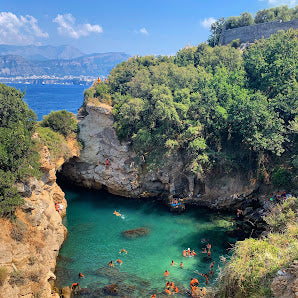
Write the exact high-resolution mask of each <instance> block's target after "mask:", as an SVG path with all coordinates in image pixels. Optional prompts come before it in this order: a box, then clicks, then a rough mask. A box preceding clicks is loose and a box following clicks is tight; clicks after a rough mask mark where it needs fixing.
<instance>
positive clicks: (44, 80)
mask: <svg viewBox="0 0 298 298" xmlns="http://www.w3.org/2000/svg"><path fill="white" fill-rule="evenodd" d="M100 78H101V79H102V78H103V77H102V76H100ZM96 79H97V77H94V76H71V75H68V76H63V77H58V76H54V75H41V76H37V75H31V76H15V77H0V82H1V83H8V84H10V83H14V84H16V83H17V84H28V85H29V84H33V85H47V84H53V85H55V84H56V85H84V86H85V85H90V84H92V82H94V81H95V80H96Z"/></svg>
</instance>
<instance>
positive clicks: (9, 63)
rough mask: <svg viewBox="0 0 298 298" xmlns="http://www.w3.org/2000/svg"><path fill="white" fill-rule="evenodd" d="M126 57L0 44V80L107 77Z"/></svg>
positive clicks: (59, 48) (46, 47) (64, 47)
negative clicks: (48, 76) (40, 77)
mask: <svg viewBox="0 0 298 298" xmlns="http://www.w3.org/2000/svg"><path fill="white" fill-rule="evenodd" d="M128 58H129V55H127V54H125V53H121V52H110V53H95V54H89V55H86V54H84V53H82V52H81V51H80V50H79V49H76V48H74V47H72V46H59V47H54V46H10V45H0V77H15V76H23V77H24V76H31V75H37V76H42V75H52V76H59V77H62V76H81V75H84V76H94V77H96V76H107V75H108V73H109V72H110V71H111V69H112V68H113V67H115V66H116V65H117V64H118V63H121V62H122V61H125V60H127V59H128Z"/></svg>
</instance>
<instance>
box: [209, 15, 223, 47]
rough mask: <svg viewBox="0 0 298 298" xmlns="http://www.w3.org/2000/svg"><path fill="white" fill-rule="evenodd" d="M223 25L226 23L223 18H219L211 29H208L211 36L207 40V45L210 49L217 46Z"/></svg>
mask: <svg viewBox="0 0 298 298" xmlns="http://www.w3.org/2000/svg"><path fill="white" fill-rule="evenodd" d="M225 23H226V21H225V18H220V19H218V20H217V21H216V22H215V23H213V24H211V27H210V31H211V35H210V37H209V38H208V44H209V45H210V46H211V47H215V46H217V45H218V44H219V38H220V35H221V33H222V30H224V27H225Z"/></svg>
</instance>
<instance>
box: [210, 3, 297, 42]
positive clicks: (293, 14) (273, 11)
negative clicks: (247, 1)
mask: <svg viewBox="0 0 298 298" xmlns="http://www.w3.org/2000/svg"><path fill="white" fill-rule="evenodd" d="M297 18H298V6H296V7H295V8H289V7H288V6H287V5H282V6H279V7H274V8H269V9H263V10H259V11H258V12H257V13H256V14H255V16H254V17H253V16H252V15H251V14H250V13H248V12H244V13H242V14H241V15H240V16H239V17H229V18H227V19H225V18H220V19H219V20H217V21H216V22H215V23H213V24H212V25H211V28H210V29H211V32H212V34H211V36H210V38H209V39H208V43H209V45H210V46H216V45H218V42H219V37H220V34H221V32H222V30H223V28H225V29H233V28H239V27H244V26H250V25H254V24H260V23H266V22H272V21H280V20H282V21H283V22H286V21H291V20H295V19H297Z"/></svg>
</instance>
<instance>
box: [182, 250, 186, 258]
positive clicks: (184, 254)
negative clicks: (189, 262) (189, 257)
mask: <svg viewBox="0 0 298 298" xmlns="http://www.w3.org/2000/svg"><path fill="white" fill-rule="evenodd" d="M182 255H183V257H186V250H185V249H184V250H183V252H182Z"/></svg>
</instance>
